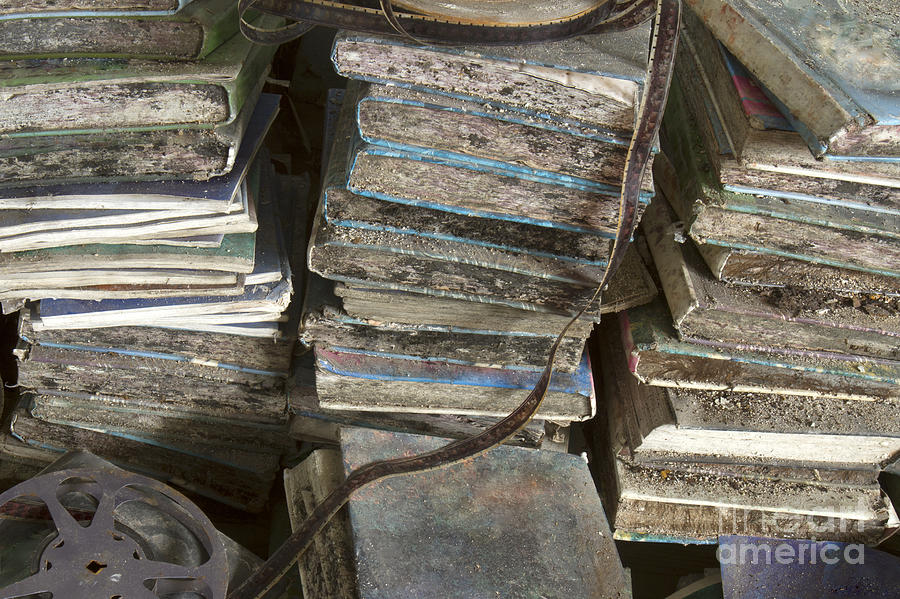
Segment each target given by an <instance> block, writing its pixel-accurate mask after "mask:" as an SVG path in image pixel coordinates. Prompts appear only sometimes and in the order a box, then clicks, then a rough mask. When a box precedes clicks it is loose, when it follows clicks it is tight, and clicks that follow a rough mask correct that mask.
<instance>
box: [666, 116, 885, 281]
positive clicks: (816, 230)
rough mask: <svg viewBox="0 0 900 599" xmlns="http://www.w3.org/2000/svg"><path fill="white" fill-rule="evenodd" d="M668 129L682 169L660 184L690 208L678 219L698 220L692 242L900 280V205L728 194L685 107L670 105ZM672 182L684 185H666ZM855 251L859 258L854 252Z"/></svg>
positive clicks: (688, 225) (669, 145) (689, 223)
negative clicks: (898, 264)
mask: <svg viewBox="0 0 900 599" xmlns="http://www.w3.org/2000/svg"><path fill="white" fill-rule="evenodd" d="M665 122H666V133H665V148H666V155H667V156H668V157H669V158H670V160H671V161H672V164H673V166H674V168H673V169H672V170H670V169H667V168H666V165H665V164H660V166H659V167H657V168H656V174H657V181H658V182H659V186H660V188H661V189H662V190H663V193H665V195H666V198H667V199H669V200H670V203H672V204H678V203H681V204H682V206H679V207H678V208H677V209H676V212H678V213H679V214H685V215H690V216H689V217H688V219H687V220H685V221H684V226H685V229H686V232H687V233H688V234H689V235H690V236H691V237H692V238H694V239H696V240H697V241H699V242H701V243H711V244H714V245H721V246H725V247H732V248H740V249H757V250H760V251H765V252H767V253H770V254H775V255H781V256H787V257H791V258H807V259H808V260H810V261H815V262H817V263H821V264H826V265H830V266H838V267H844V268H853V269H856V270H865V271H867V272H872V273H876V274H886V275H893V276H900V269H898V268H897V267H895V265H896V264H897V263H898V262H900V226H898V224H900V205H898V206H897V207H893V208H892V207H887V206H862V205H860V204H857V203H853V202H842V201H826V200H824V199H822V198H818V199H814V198H808V199H807V198H804V197H799V196H798V197H793V198H791V199H790V200H787V199H785V198H777V197H772V196H767V195H762V194H753V195H751V194H746V193H738V192H735V191H730V190H728V189H723V187H722V186H721V184H720V183H719V181H718V180H717V179H716V177H715V169H714V168H713V167H711V166H710V163H709V160H708V153H707V152H706V151H705V150H704V148H703V144H702V141H701V140H700V138H699V135H698V134H697V132H696V130H694V129H692V127H691V123H690V121H689V119H688V117H687V115H685V114H683V113H681V112H680V111H679V110H678V103H677V101H676V102H673V103H672V104H670V105H669V111H668V112H667V116H666V121H665ZM658 162H663V161H662V160H660V161H658ZM676 173H677V174H676ZM670 176H676V177H677V181H663V180H662V179H665V178H667V177H670ZM848 246H852V247H853V248H854V251H853V252H847V251H846V248H847V247H848Z"/></svg>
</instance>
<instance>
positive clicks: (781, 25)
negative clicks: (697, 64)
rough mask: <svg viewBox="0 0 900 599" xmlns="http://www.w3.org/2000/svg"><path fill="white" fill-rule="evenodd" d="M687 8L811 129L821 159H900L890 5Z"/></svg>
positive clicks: (726, 0)
mask: <svg viewBox="0 0 900 599" xmlns="http://www.w3.org/2000/svg"><path fill="white" fill-rule="evenodd" d="M687 4H688V6H689V7H690V8H692V9H693V10H694V11H696V13H697V14H698V15H699V17H700V18H701V19H702V20H703V22H704V23H706V25H707V26H708V27H709V28H710V29H711V30H712V32H713V33H714V34H715V35H716V36H717V37H718V38H719V39H721V40H722V42H723V43H724V44H725V45H726V46H727V47H728V49H729V50H730V51H731V52H733V53H734V55H735V56H736V57H737V58H738V59H739V60H740V61H741V62H742V63H744V64H745V65H746V66H747V67H748V68H749V70H750V71H751V72H752V73H753V74H754V75H756V77H758V78H759V79H760V80H761V81H762V82H763V83H764V84H765V85H766V86H767V87H768V88H769V89H770V90H772V92H773V93H774V94H775V95H776V96H777V97H778V98H779V99H780V100H781V101H782V102H784V104H785V106H786V107H787V109H788V110H789V111H790V113H791V114H792V115H794V117H795V118H796V119H797V120H798V121H800V122H802V123H804V124H805V125H806V126H807V127H808V128H809V129H810V131H811V133H812V135H811V140H810V141H811V142H812V143H810V146H811V148H812V149H813V150H814V151H815V152H816V153H817V154H819V155H822V154H826V153H827V154H837V155H849V156H879V157H894V158H895V159H896V157H897V156H900V143H898V140H900V137H898V130H900V129H898V127H900V123H898V120H897V119H898V114H900V112H898V101H897V98H896V92H897V81H898V80H900V71H898V67H897V65H898V64H900V50H898V48H897V44H896V39H895V38H894V32H895V31H896V14H894V13H892V12H891V11H890V10H888V9H887V7H886V6H880V5H873V4H871V3H859V4H857V3H847V2H840V1H839V0H827V1H824V2H816V3H811V4H807V3H792V2H784V1H781V0H689V1H688V3H687ZM822 23H829V25H830V26H828V27H822V25H821V24H822Z"/></svg>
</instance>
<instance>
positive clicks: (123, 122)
mask: <svg viewBox="0 0 900 599" xmlns="http://www.w3.org/2000/svg"><path fill="white" fill-rule="evenodd" d="M264 21H265V23H267V24H269V25H272V24H277V22H278V19H270V18H268V17H266V18H264ZM274 51H275V49H274V47H272V46H261V45H258V44H252V43H251V42H250V41H248V40H247V39H245V38H244V37H243V36H240V35H235V36H233V37H232V38H231V39H230V40H229V41H228V42H226V43H225V44H223V45H222V46H220V47H219V48H218V49H216V51H215V52H213V53H211V54H210V55H209V56H207V57H206V58H205V59H203V60H200V61H186V62H174V63H168V62H159V61H142V60H137V59H134V60H131V59H89V58H75V59H69V60H66V59H48V60H43V61H22V60H12V61H5V62H4V63H2V65H0V89H2V90H3V93H4V94H7V95H8V98H7V100H6V101H5V102H3V104H2V105H0V133H4V134H6V135H9V136H14V137H33V136H38V137H40V136H41V135H46V134H48V133H51V132H57V133H58V132H61V131H69V130H77V131H82V132H84V131H90V130H95V131H99V130H108V129H136V128H151V127H165V126H169V127H172V126H176V125H177V126H181V127H186V126H191V127H207V128H208V127H211V126H214V125H220V124H226V123H230V122H231V121H233V120H235V119H236V118H237V115H238V113H239V112H240V111H241V108H242V107H243V105H244V103H245V101H246V100H247V99H248V97H249V96H251V94H252V93H253V92H254V90H256V89H257V88H258V87H259V82H260V81H261V80H262V79H263V78H264V77H265V74H266V73H267V72H268V69H269V63H270V62H271V60H272V56H273V54H274ZM123 102H127V106H128V110H122V105H123V104H122V103H123ZM37 141H40V140H37Z"/></svg>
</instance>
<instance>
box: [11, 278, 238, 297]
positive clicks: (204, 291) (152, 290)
mask: <svg viewBox="0 0 900 599" xmlns="http://www.w3.org/2000/svg"><path fill="white" fill-rule="evenodd" d="M97 274H98V276H99V277H101V280H102V276H103V274H104V273H102V272H101V273H97ZM243 292H244V282H243V280H238V281H237V282H235V283H232V284H225V285H207V284H199V285H195V284H193V283H181V284H174V285H169V284H165V283H164V284H145V283H139V284H125V285H116V284H106V283H99V284H96V285H78V286H74V287H40V286H35V285H26V286H23V287H20V288H18V289H3V290H0V300H2V301H7V302H14V301H19V302H23V303H24V302H25V301H27V300H28V299H29V298H42V297H55V298H66V299H80V300H102V299H135V298H141V297H145V298H172V297H202V296H209V295H221V296H228V295H231V296H234V295H240V294H242V293H243Z"/></svg>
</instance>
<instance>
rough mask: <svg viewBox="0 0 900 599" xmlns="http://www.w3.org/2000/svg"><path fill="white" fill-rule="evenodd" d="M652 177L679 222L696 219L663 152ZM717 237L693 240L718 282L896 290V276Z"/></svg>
mask: <svg viewBox="0 0 900 599" xmlns="http://www.w3.org/2000/svg"><path fill="white" fill-rule="evenodd" d="M654 175H655V177H654V178H655V182H656V185H657V190H658V193H659V195H660V196H661V197H663V198H665V199H666V200H667V201H668V202H669V205H670V206H671V207H672V209H673V210H674V211H675V214H676V215H677V216H678V218H679V220H680V221H681V223H682V225H679V226H683V223H690V222H692V220H693V219H694V218H695V216H694V212H693V211H694V205H693V204H692V203H691V202H690V201H685V198H686V196H685V195H684V194H683V193H682V189H681V185H680V180H679V178H678V176H677V174H676V173H675V169H674V167H672V165H671V164H670V163H669V161H668V159H667V158H666V156H665V155H662V154H660V155H659V156H658V157H657V160H656V163H655V166H654ZM750 235H753V232H750V233H748V236H750ZM715 237H716V233H715V232H714V231H712V230H710V231H709V233H707V239H708V241H707V242H702V241H700V240H698V239H697V238H696V237H695V238H694V242H695V243H696V246H697V250H698V251H699V252H700V255H701V256H702V257H703V260H704V261H705V262H706V265H707V266H708V267H709V269H710V270H711V271H712V273H713V276H714V277H716V278H717V279H719V280H722V281H726V282H729V283H739V284H745V285H758V286H765V287H786V286H791V287H802V288H805V289H813V290H822V289H829V290H831V291H834V292H837V293H844V294H848V293H849V294H864V295H888V296H896V295H898V294H900V278H898V277H895V276H891V275H887V274H876V273H872V272H865V271H862V270H855V269H851V268H842V267H840V266H831V265H829V264H820V263H816V262H810V261H809V260H810V259H813V257H812V256H809V255H805V254H803V255H799V256H798V257H796V258H792V257H788V256H785V255H781V252H777V253H768V252H766V251H755V250H751V249H738V248H735V247H727V246H725V245H718V243H719V242H717V240H716V239H715ZM832 237H833V236H832ZM730 245H741V246H743V245H744V244H730ZM789 253H792V252H789ZM845 256H846V252H844V253H843V254H842V255H841V257H840V258H839V261H840V262H841V263H846V260H845V259H844V257H845ZM833 259H834V257H832V260H833ZM883 266H884V264H881V265H879V270H883Z"/></svg>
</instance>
